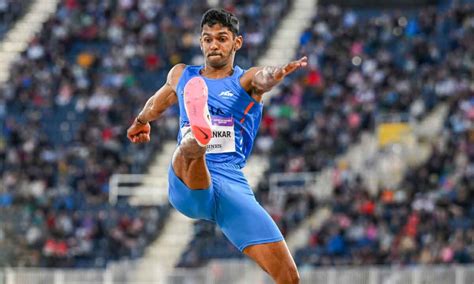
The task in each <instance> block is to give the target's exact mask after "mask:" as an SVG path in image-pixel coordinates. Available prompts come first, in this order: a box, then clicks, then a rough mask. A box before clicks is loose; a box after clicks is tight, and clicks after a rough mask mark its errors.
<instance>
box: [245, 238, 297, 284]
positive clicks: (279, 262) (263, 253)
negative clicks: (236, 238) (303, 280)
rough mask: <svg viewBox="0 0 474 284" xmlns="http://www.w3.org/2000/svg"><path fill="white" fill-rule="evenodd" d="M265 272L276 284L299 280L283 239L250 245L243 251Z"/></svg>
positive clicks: (292, 283)
mask: <svg viewBox="0 0 474 284" xmlns="http://www.w3.org/2000/svg"><path fill="white" fill-rule="evenodd" d="M243 252H244V253H245V254H246V255H247V256H249V257H250V258H251V259H253V260H254V261H255V262H256V263H257V264H258V265H260V267H261V268H262V269H263V270H265V272H267V273H268V274H269V275H270V276H271V277H272V279H273V280H274V281H275V283H277V284H294V283H299V282H300V277H299V274H298V269H297V268H296V264H295V262H294V260H293V257H292V256H291V254H290V251H289V250H288V247H287V246H286V243H285V241H279V242H274V243H266V244H257V245H251V246H248V247H246V248H245V249H244V251H243Z"/></svg>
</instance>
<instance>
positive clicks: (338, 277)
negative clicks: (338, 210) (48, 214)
mask: <svg viewBox="0 0 474 284" xmlns="http://www.w3.org/2000/svg"><path fill="white" fill-rule="evenodd" d="M133 267H134V265H133V264H130V266H129V268H130V269H124V267H123V266H119V267H115V268H114V266H113V265H112V266H110V267H109V268H108V269H103V270H100V269H46V268H45V269H40V268H5V269H2V270H0V284H3V283H5V284H86V283H87V284H151V283H156V284H221V283H222V284H231V283H239V284H240V283H261V284H267V283H269V284H270V283H273V282H272V281H271V279H270V278H269V277H268V276H267V275H266V274H265V273H263V272H262V271H261V270H260V269H259V268H258V267H257V265H255V264H254V263H252V262H250V261H242V260H230V261H214V262H211V263H210V264H208V265H207V266H205V267H203V268H198V269H175V270H173V271H171V272H169V273H166V274H163V273H155V274H153V273H149V275H154V276H153V278H149V279H143V278H141V279H140V280H138V279H131V278H132V277H133V276H132V275H134V273H132V272H133ZM149 269H153V265H152V264H150V266H149ZM300 276H301V283H302V284H314V283H324V284H345V283H351V284H427V283H429V284H472V283H474V265H469V266H459V265H452V266H444V265H436V266H412V267H323V268H311V267H301V268H300Z"/></svg>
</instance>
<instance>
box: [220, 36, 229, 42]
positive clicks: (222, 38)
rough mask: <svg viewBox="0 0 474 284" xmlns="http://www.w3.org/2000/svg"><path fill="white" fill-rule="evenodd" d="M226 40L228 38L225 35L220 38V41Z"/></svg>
mask: <svg viewBox="0 0 474 284" xmlns="http://www.w3.org/2000/svg"><path fill="white" fill-rule="evenodd" d="M226 40H227V38H225V37H221V38H219V41H220V42H225V41H226Z"/></svg>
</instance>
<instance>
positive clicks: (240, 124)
mask: <svg viewBox="0 0 474 284" xmlns="http://www.w3.org/2000/svg"><path fill="white" fill-rule="evenodd" d="M202 68H203V66H186V68H185V69H184V71H183V74H182V75H181V78H180V79H179V82H178V85H177V87H176V92H177V96H178V103H179V112H180V121H179V123H180V131H179V132H178V144H179V143H180V142H181V136H182V133H183V131H182V130H183V129H185V128H186V127H187V126H189V120H188V117H187V115H186V111H185V108H184V100H183V94H184V86H185V85H186V83H187V82H188V81H189V80H190V79H191V78H193V77H195V76H200V73H199V72H200V70H201V69H202ZM244 72H245V71H244V70H242V68H240V67H239V66H235V67H234V72H233V74H232V75H230V76H228V77H226V78H222V79H209V78H206V77H202V78H203V79H204V80H205V82H206V84H207V88H208V94H209V99H208V106H209V112H210V113H211V117H212V134H213V135H212V139H211V142H210V144H209V145H208V146H207V147H208V148H207V151H206V160H207V161H210V162H214V163H230V164H235V165H238V166H240V167H243V166H244V165H245V162H246V160H247V158H248V156H249V155H250V153H251V151H252V147H253V142H254V140H255V137H256V136H257V132H258V128H259V126H260V121H261V119H262V108H263V105H262V104H261V103H259V102H257V101H256V100H255V99H253V98H252V97H251V96H250V95H249V94H248V93H247V92H246V91H245V90H244V89H243V88H242V86H241V85H240V78H241V77H242V75H243V74H244Z"/></svg>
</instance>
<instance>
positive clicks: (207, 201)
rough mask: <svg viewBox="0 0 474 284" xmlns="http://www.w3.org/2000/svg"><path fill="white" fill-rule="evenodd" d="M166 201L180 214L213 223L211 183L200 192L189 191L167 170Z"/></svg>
mask: <svg viewBox="0 0 474 284" xmlns="http://www.w3.org/2000/svg"><path fill="white" fill-rule="evenodd" d="M168 184H169V187H168V199H169V201H170V203H171V205H173V207H174V208H175V209H176V210H178V211H179V212H181V213H182V214H184V215H186V216H188V217H190V218H194V219H206V220H210V221H214V218H215V216H214V212H215V202H214V200H215V199H214V188H213V186H214V185H213V183H212V182H211V185H210V186H209V187H208V188H205V189H201V190H193V189H190V188H189V187H188V186H187V185H186V184H185V183H184V182H183V181H182V180H181V178H180V177H178V176H177V175H176V173H175V172H174V169H173V166H172V165H170V167H169V169H168Z"/></svg>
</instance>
